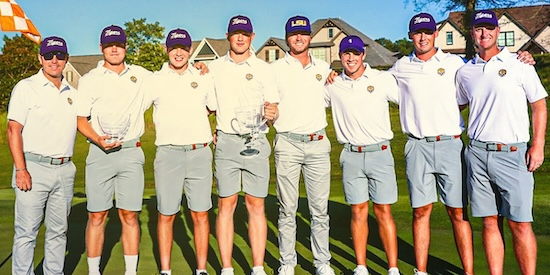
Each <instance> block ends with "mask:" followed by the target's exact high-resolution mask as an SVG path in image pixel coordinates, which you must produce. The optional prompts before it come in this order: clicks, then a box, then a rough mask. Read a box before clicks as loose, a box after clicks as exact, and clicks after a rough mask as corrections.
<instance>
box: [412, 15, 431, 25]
mask: <svg viewBox="0 0 550 275" xmlns="http://www.w3.org/2000/svg"><path fill="white" fill-rule="evenodd" d="M423 22H430V18H428V17H420V16H418V17H415V18H414V24H420V23H423Z"/></svg>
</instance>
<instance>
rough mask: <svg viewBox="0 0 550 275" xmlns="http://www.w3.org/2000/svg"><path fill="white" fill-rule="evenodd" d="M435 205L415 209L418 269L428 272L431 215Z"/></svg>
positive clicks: (414, 231)
mask: <svg viewBox="0 0 550 275" xmlns="http://www.w3.org/2000/svg"><path fill="white" fill-rule="evenodd" d="M432 207H433V205H432V204H431V203H430V204H428V205H425V206H421V207H418V208H414V209H413V243H414V256H415V258H416V268H417V269H418V271H421V272H427V270H428V252H429V250H430V215H431V214H432Z"/></svg>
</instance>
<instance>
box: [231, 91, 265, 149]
mask: <svg viewBox="0 0 550 275" xmlns="http://www.w3.org/2000/svg"><path fill="white" fill-rule="evenodd" d="M239 102H240V106H239V107H237V108H235V116H236V118H237V121H238V122H239V124H240V125H242V127H243V128H245V129H246V130H245V131H243V132H246V135H245V136H246V141H245V146H246V148H245V149H244V150H242V151H241V152H240V154H241V155H242V156H253V155H257V154H259V153H260V151H259V150H258V149H255V148H252V146H254V141H256V140H257V138H258V135H259V128H260V127H261V126H262V125H264V124H265V123H266V121H267V120H266V119H265V118H264V101H263V97H261V96H258V97H250V98H242V99H240V100H239Z"/></svg>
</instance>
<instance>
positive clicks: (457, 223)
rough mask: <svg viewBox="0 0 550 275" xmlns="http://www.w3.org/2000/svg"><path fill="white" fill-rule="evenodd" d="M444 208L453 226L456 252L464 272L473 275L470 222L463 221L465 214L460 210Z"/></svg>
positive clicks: (472, 247)
mask: <svg viewBox="0 0 550 275" xmlns="http://www.w3.org/2000/svg"><path fill="white" fill-rule="evenodd" d="M446 208H447V214H448V215H449V218H450V219H451V223H452V225H453V234H454V238H455V243H456V249H457V250H458V255H459V256H460V261H461V262H462V267H463V268H464V272H465V273H467V274H474V246H473V236H472V227H471V226H470V222H469V221H468V220H467V219H465V217H464V214H465V213H464V211H463V209H462V208H453V207H449V206H447V207H446Z"/></svg>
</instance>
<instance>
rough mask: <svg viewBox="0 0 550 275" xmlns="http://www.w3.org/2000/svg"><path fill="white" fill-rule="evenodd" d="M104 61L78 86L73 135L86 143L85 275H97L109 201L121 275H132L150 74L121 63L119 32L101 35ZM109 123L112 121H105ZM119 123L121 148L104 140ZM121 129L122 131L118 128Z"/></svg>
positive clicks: (113, 29)
mask: <svg viewBox="0 0 550 275" xmlns="http://www.w3.org/2000/svg"><path fill="white" fill-rule="evenodd" d="M100 43H101V44H100V49H101V51H102V53H103V58H104V60H103V61H100V62H99V63H98V66H97V67H96V68H94V69H93V70H91V71H90V72H89V73H87V74H86V75H84V76H83V77H82V78H81V79H80V81H79V92H80V94H81V99H82V100H81V101H82V104H79V109H78V130H79V131H80V132H81V133H82V134H83V135H84V136H86V137H87V138H88V140H89V141H90V143H91V144H90V151H89V153H88V157H87V159H86V178H85V180H86V197H87V209H88V212H89V214H88V224H87V227H86V250H87V254H88V268H89V273H90V274H100V272H99V264H100V261H101V253H102V250H103V241H104V238H105V221H106V220H107V214H108V212H109V209H111V208H112V207H113V202H112V200H113V195H114V196H115V198H116V208H117V209H118V215H119V217H120V220H121V224H122V237H121V239H122V246H123V251H124V262H125V265H126V273H125V274H128V275H131V274H135V273H136V270H137V261H138V253H139V238H140V230H139V221H138V213H139V211H141V208H142V197H143V188H144V178H143V163H144V161H145V159H144V155H143V151H142V150H141V147H140V146H141V143H140V141H139V138H140V136H141V135H142V134H143V131H144V121H143V111H142V102H143V95H142V91H140V89H139V88H140V86H141V83H142V81H143V79H145V77H146V76H148V75H149V74H150V72H149V71H147V70H145V69H143V68H142V67H139V66H135V65H127V64H126V63H125V62H124V57H125V54H126V34H125V33H124V30H123V29H122V28H121V27H119V26H109V27H106V28H105V29H103V31H102V32H101V37H100ZM109 119H111V121H109ZM119 119H120V120H121V121H122V122H121V123H119V125H118V126H120V127H121V128H123V129H122V130H123V131H122V132H124V128H126V134H125V135H123V143H122V145H120V144H121V143H120V142H119V141H116V139H115V140H114V141H113V140H112V139H113V138H112V137H110V136H108V135H106V134H107V131H108V130H107V129H106V126H108V125H105V124H109V123H113V122H116V121H113V120H119ZM120 124H122V125H120Z"/></svg>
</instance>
